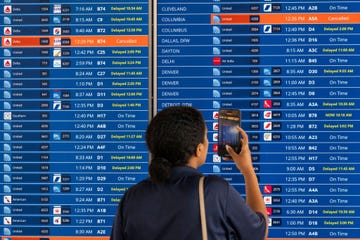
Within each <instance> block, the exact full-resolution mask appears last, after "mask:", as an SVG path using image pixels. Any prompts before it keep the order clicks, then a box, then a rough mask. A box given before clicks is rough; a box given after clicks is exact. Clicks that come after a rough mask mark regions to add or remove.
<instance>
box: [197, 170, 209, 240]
mask: <svg viewBox="0 0 360 240" xmlns="http://www.w3.org/2000/svg"><path fill="white" fill-rule="evenodd" d="M204 179H205V177H204V176H201V177H200V179H199V202H200V217H201V232H202V239H203V240H207V239H208V236H207V227H206V214H205V200H204Z"/></svg>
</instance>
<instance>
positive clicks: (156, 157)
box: [146, 106, 206, 182]
mask: <svg viewBox="0 0 360 240" xmlns="http://www.w3.org/2000/svg"><path fill="white" fill-rule="evenodd" d="M205 130H206V125H205V121H204V118H203V116H202V114H201V113H200V111H198V110H197V109H195V108H193V107H190V106H174V107H168V108H165V109H163V110H162V111H160V112H158V113H157V114H156V116H155V117H154V118H153V119H152V120H151V122H150V124H149V126H148V128H147V130H146V144H147V146H148V148H149V151H150V153H151V154H152V159H151V162H150V166H149V174H150V178H151V179H152V180H153V181H155V182H164V181H166V180H167V179H168V178H169V176H170V171H171V169H172V168H173V167H174V166H183V165H186V164H187V163H188V162H189V159H190V157H191V156H192V155H193V154H195V152H196V148H197V146H198V144H200V143H203V142H204V138H205Z"/></svg>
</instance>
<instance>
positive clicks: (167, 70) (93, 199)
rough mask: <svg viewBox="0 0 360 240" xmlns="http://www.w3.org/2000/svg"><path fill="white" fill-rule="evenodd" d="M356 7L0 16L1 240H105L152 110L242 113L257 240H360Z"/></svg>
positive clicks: (104, 6)
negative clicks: (264, 221)
mask: <svg viewBox="0 0 360 240" xmlns="http://www.w3.org/2000/svg"><path fill="white" fill-rule="evenodd" d="M359 3H360V2H359V1H324V0H317V1H315V0H313V1H307V0H305V1H294V0H287V1H265V0H262V1H255V0H249V1H230V0H197V1H185V0H168V1H166V0H155V1H130V0H121V1H111V0H110V1H109V0H108V1H80V0H73V1H70V0H63V1H59V0H33V1H27V0H3V1H2V2H1V8H0V11H1V17H0V24H1V49H0V57H1V60H0V63H1V70H0V76H1V84H0V86H1V96H2V97H1V103H0V106H1V115H0V116H1V124H0V126H1V132H2V133H1V134H0V136H1V145H0V149H1V155H2V160H1V165H2V166H0V169H1V176H0V178H1V179H2V181H1V186H0V192H1V195H2V196H1V198H0V199H1V200H0V201H1V208H0V214H1V219H0V221H1V229H0V233H1V240H66V239H73V240H85V239H86V240H89V239H91V240H109V235H110V231H111V226H112V222H113V219H114V215H115V211H116V207H117V205H118V204H119V202H120V201H121V198H122V196H123V194H124V192H125V191H126V190H127V189H128V188H129V187H130V186H132V185H134V184H135V183H137V182H139V181H141V180H142V179H145V178H146V177H147V176H148V161H149V153H148V151H147V148H146V144H145V130H146V127H147V125H148V122H149V120H150V119H151V118H152V116H153V115H154V114H155V113H156V112H157V111H159V110H161V109H164V108H166V107H169V106H178V105H182V106H184V105H186V106H193V107H196V108H198V109H199V110H200V111H201V112H202V113H203V115H204V118H205V120H206V123H207V127H208V139H209V154H208V158H207V160H206V163H205V164H204V165H203V166H202V167H201V168H200V170H201V171H202V172H204V173H205V174H215V175H219V176H222V177H223V178H225V179H226V180H227V181H229V182H230V184H231V185H233V186H234V187H235V188H236V189H237V190H238V191H239V192H240V193H241V194H242V195H245V189H244V182H243V178H242V176H241V174H240V173H239V171H238V170H237V168H236V167H235V165H234V164H233V163H232V162H228V161H226V162H225V161H223V160H222V158H221V157H219V155H218V144H217V141H218V118H219V109H236V110H240V112H241V114H240V116H241V119H240V122H241V126H242V127H243V128H244V129H245V130H246V131H247V133H248V134H249V137H250V147H251V151H252V159H253V165H254V168H255V171H256V173H257V176H258V179H259V183H260V188H261V191H262V194H263V197H264V201H265V204H266V206H267V212H268V215H269V239H272V240H285V239H293V240H299V239H314V240H315V239H316V240H319V239H322V240H325V239H327V240H329V239H333V240H336V239H342V240H345V239H360V231H359V230H360V170H359V169H360V162H359V159H360V148H359V144H360V137H359V133H360V125H359V124H360V113H359V109H360V108H359V105H360V101H359V99H360V98H359V88H360V82H359V76H360V61H359V55H360V44H359V40H360V14H359V12H360V4H359Z"/></svg>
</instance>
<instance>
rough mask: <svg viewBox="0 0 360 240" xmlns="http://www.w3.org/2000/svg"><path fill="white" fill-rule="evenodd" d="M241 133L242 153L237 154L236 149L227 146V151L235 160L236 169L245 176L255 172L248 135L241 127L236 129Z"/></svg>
mask: <svg viewBox="0 0 360 240" xmlns="http://www.w3.org/2000/svg"><path fill="white" fill-rule="evenodd" d="M236 129H237V130H238V131H239V133H240V135H241V137H242V139H241V152H240V153H239V154H237V153H236V152H235V151H234V149H233V148H232V147H230V146H228V145H226V146H225V147H226V150H227V151H228V153H229V154H230V156H231V158H232V159H233V160H234V162H235V164H236V167H237V168H238V169H239V170H240V171H241V172H242V173H243V174H244V173H248V172H249V171H250V172H253V165H252V159H251V152H250V148H249V138H248V135H247V133H246V132H245V131H244V130H243V129H242V128H241V127H239V126H237V127H236ZM224 160H230V158H224Z"/></svg>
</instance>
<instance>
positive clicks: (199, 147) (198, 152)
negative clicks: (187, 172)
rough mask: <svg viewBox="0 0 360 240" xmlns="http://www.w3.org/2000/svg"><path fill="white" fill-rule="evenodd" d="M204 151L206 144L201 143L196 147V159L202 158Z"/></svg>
mask: <svg viewBox="0 0 360 240" xmlns="http://www.w3.org/2000/svg"><path fill="white" fill-rule="evenodd" d="M202 151H204V144H202V143H199V144H198V145H197V146H196V153H195V155H196V157H199V156H201V153H202Z"/></svg>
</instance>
